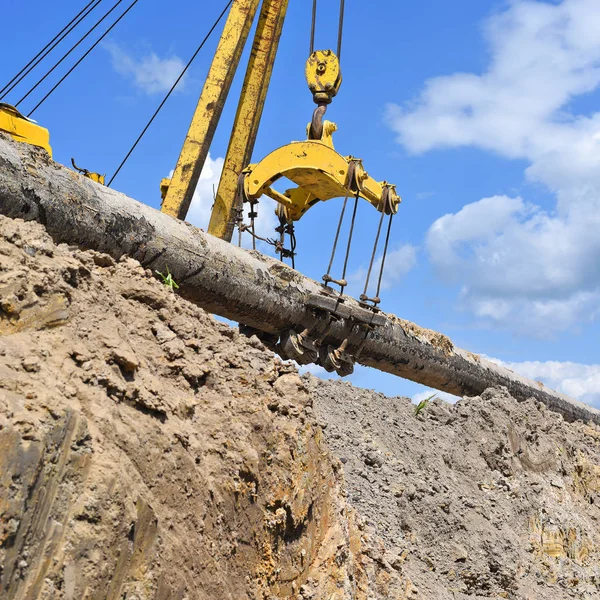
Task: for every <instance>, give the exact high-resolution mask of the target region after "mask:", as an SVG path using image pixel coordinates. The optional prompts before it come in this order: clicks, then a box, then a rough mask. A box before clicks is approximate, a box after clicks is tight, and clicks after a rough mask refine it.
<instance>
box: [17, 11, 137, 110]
mask: <svg viewBox="0 0 600 600" xmlns="http://www.w3.org/2000/svg"><path fill="white" fill-rule="evenodd" d="M121 1H122V0H119V2H121ZM138 1H139V0H133V2H132V3H131V4H130V5H129V6H128V7H127V8H126V9H125V10H124V11H123V12H122V13H121V15H120V16H119V18H118V19H117V20H116V21H115V22H114V23H113V24H112V25H111V26H110V27H109V28H108V29H107V30H106V31H105V32H104V33H103V34H102V35H101V36H100V37H99V38H98V39H97V40H96V41H95V42H94V43H93V44H92V45H91V46H90V47H89V48H88V49H87V51H86V52H85V53H84V54H83V56H82V57H81V58H80V59H79V60H78V61H77V62H76V63H75V64H74V65H73V66H72V67H71V68H70V69H69V70H68V71H67V72H66V73H65V74H64V75H63V76H62V77H61V78H60V79H59V80H58V82H57V83H56V84H55V85H54V87H53V88H52V89H51V90H50V91H49V92H48V93H47V94H46V95H45V96H44V97H43V98H42V99H41V100H40V101H39V102H38V103H37V104H36V105H35V106H34V107H33V109H32V110H31V111H30V112H29V113H28V114H27V116H28V117H31V115H32V114H33V113H34V112H35V111H36V110H37V109H38V108H39V107H40V106H41V105H42V104H44V102H45V101H46V100H47V99H48V98H49V97H50V96H51V95H52V93H53V92H54V91H55V90H56V88H57V87H58V86H59V85H60V84H61V83H62V82H63V81H64V80H65V79H66V78H67V77H68V76H69V75H70V74H71V73H72V72H73V71H74V70H75V69H76V68H77V67H78V66H79V65H80V64H81V63H82V62H83V60H84V59H85V58H86V57H87V55H88V54H89V53H90V52H91V51H92V50H93V49H94V48H95V47H96V46H97V45H98V44H99V43H100V42H101V41H102V40H103V39H104V38H105V37H106V36H107V35H108V34H109V33H110V32H111V31H112V29H113V28H114V27H115V25H117V23H118V22H119V21H120V20H121V19H122V18H123V17H124V16H125V15H126V14H127V13H128V12H129V11H130V10H131V9H132V8H133V7H134V6H135V5H136V4H137V3H138Z"/></svg>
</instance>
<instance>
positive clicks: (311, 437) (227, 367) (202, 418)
mask: <svg viewBox="0 0 600 600" xmlns="http://www.w3.org/2000/svg"><path fill="white" fill-rule="evenodd" d="M311 405H312V399H311V397H310V395H309V394H308V393H307V391H306V388H305V386H304V385H303V383H302V382H301V380H300V378H299V377H298V375H297V373H296V372H295V369H294V368H293V367H292V366H291V365H287V364H283V363H282V362H281V360H280V359H278V358H277V357H275V356H274V355H273V354H272V353H271V352H269V351H267V350H266V349H265V348H264V347H263V345H262V343H261V342H260V341H259V340H258V339H257V338H255V337H253V338H246V337H243V336H241V335H240V334H239V333H238V332H237V330H235V329H232V328H231V327H229V326H228V325H225V324H223V323H219V322H216V321H215V320H213V318H212V317H210V316H209V315H207V314H206V313H205V312H204V311H202V310H201V309H199V308H197V307H196V306H194V305H193V304H190V303H189V302H186V301H185V300H183V299H181V298H179V297H178V296H176V295H175V294H174V293H173V292H172V291H171V290H170V289H169V288H167V287H166V286H164V285H163V284H162V283H160V281H159V280H158V279H157V278H156V277H155V274H154V273H152V272H150V271H145V270H144V269H143V268H142V267H141V266H140V265H139V263H137V262H136V261H133V260H131V259H128V258H126V257H125V258H123V259H122V260H121V261H120V262H118V263H115V261H114V260H113V259H111V258H110V257H109V256H107V255H104V254H99V253H96V252H90V251H88V252H84V251H81V250H79V249H77V248H69V247H67V246H64V245H59V246H56V245H55V244H54V243H53V242H52V240H51V239H50V238H49V236H48V235H47V234H46V232H45V230H44V229H43V227H42V226H41V225H38V224H35V223H25V222H23V221H19V220H11V219H7V218H5V217H0V597H1V598H2V599H3V600H4V599H6V600H13V599H15V600H16V599H28V600H29V599H37V598H40V599H42V598H43V599H64V600H80V599H86V600H87V599H90V600H91V599H94V600H96V599H98V600H99V599H107V600H117V599H125V598H126V599H127V600H146V599H148V600H150V599H152V600H184V599H187V600H196V599H211V600H217V599H219V600H220V599H227V598H228V599H235V600H238V599H246V598H248V599H250V598H251V599H259V598H260V599H269V600H270V599H274V598H299V599H306V600H308V599H311V598H313V599H316V598H327V599H328V600H330V599H336V600H338V599H345V598H363V599H365V600H366V599H367V598H387V597H400V598H401V597H403V596H402V595H401V594H403V593H404V592H401V590H402V589H405V588H406V585H407V582H405V581H404V580H403V578H402V577H401V575H400V574H399V573H397V572H396V571H394V570H393V569H391V568H384V567H383V566H381V564H380V562H378V556H379V555H381V554H382V552H383V546H382V545H378V544H377V542H376V541H373V542H370V541H369V537H368V536H367V535H365V534H363V532H362V531H361V528H362V527H363V524H362V522H361V520H360V519H357V518H356V517H355V515H354V513H353V511H351V510H349V507H348V505H347V503H346V499H345V496H344V493H343V490H342V484H343V477H342V474H341V469H340V463H339V461H337V460H336V459H334V458H333V457H332V456H331V455H330V454H329V453H328V452H327V449H326V446H325V444H324V442H323V439H322V433H321V430H320V428H319V427H318V425H317V424H316V421H315V418H314V416H313V411H312V408H311Z"/></svg>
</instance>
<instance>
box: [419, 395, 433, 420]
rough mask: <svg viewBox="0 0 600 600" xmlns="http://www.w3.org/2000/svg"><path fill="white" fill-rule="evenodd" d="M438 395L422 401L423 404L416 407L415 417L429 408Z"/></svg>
mask: <svg viewBox="0 0 600 600" xmlns="http://www.w3.org/2000/svg"><path fill="white" fill-rule="evenodd" d="M436 395H437V394H431V396H428V397H427V398H424V399H423V400H421V402H419V404H417V405H416V406H415V417H418V416H419V413H421V411H423V410H424V409H425V408H426V407H427V405H428V404H429V403H430V402H431V401H432V400H433V399H434V398H435V397H436Z"/></svg>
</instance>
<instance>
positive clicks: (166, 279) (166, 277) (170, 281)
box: [156, 265, 179, 290]
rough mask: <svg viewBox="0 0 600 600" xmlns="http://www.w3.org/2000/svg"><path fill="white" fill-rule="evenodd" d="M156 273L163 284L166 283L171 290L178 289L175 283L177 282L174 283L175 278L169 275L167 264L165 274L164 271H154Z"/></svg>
mask: <svg viewBox="0 0 600 600" xmlns="http://www.w3.org/2000/svg"><path fill="white" fill-rule="evenodd" d="M156 274H157V275H158V276H159V277H160V278H161V280H162V282H163V284H164V285H166V286H167V287H168V288H170V289H172V290H178V289H179V286H178V285H177V283H175V280H174V279H173V275H171V272H170V271H169V267H168V265H167V274H166V275H165V274H164V273H161V272H160V271H156Z"/></svg>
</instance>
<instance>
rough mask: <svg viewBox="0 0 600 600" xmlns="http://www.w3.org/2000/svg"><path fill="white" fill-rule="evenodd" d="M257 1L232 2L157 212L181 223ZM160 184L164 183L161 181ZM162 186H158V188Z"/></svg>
mask: <svg viewBox="0 0 600 600" xmlns="http://www.w3.org/2000/svg"><path fill="white" fill-rule="evenodd" d="M258 2H259V0H234V2H233V4H232V5H231V9H230V11H229V15H228V17H227V21H226V23H225V27H224V28H223V33H222V35H221V39H220V40H219V44H218V46H217V50H216V52H215V56H214V58H213V61H212V64H211V66H210V69H209V72H208V75H207V77H206V81H205V82H204V87H203V89H202V93H201V94H200V98H199V100H198V105H197V106H196V111H195V112H194V116H193V118H192V122H191V124H190V128H189V130H188V132H187V135H186V138H185V142H184V144H183V148H182V149H181V154H180V155H179V159H178V161H177V166H176V167H175V171H174V173H173V177H172V178H171V181H170V183H169V185H168V188H167V190H166V195H165V197H164V200H163V203H162V207H161V210H162V212H165V213H167V214H169V215H171V216H173V217H177V218H179V219H185V216H186V214H187V211H188V209H189V207H190V204H191V202H192V196H193V195H194V191H195V189H196V185H197V183H198V180H199V179H200V173H201V171H202V167H203V166H204V162H205V160H206V157H207V156H208V150H209V147H210V143H211V141H212V138H213V135H214V133H215V129H216V127H217V123H218V121H219V117H220V116H221V112H222V110H223V105H224V104H225V99H226V98H227V94H228V93H229V88H230V87H231V82H232V81H233V76H234V75H235V71H236V69H237V66H238V63H239V61H240V56H241V54H242V51H243V49H244V45H245V43H246V39H247V38H248V33H249V31H250V26H251V25H252V21H253V20H254V15H255V14H256V10H257V8H258ZM163 182H164V180H163ZM163 182H161V187H162V184H163Z"/></svg>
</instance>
